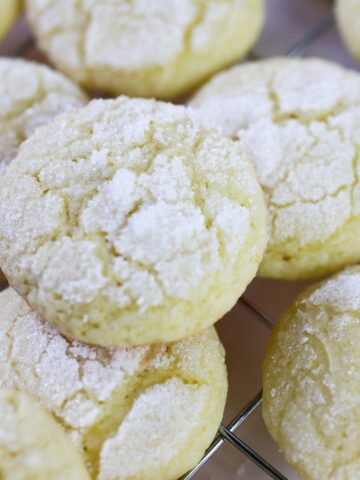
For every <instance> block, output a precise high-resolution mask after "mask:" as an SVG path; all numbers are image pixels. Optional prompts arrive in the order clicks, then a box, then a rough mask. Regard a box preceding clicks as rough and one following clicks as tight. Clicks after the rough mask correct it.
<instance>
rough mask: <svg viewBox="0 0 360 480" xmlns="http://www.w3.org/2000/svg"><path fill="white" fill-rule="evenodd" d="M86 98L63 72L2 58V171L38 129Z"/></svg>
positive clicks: (0, 97) (79, 104)
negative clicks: (23, 143)
mask: <svg viewBox="0 0 360 480" xmlns="http://www.w3.org/2000/svg"><path fill="white" fill-rule="evenodd" d="M86 101H87V99H86V96H85V94H84V93H82V92H81V90H80V89H79V88H78V87H77V86H75V84H73V83H72V82H71V81H70V80H68V79H66V78H65V77H64V76H63V75H61V74H60V73H57V72H54V71H52V70H51V69H50V68H48V67H45V66H43V65H39V64H36V63H33V62H29V61H25V60H19V59H16V60H14V59H10V58H0V173H3V172H4V171H5V169H6V167H7V166H8V164H9V163H10V161H11V160H12V159H13V158H15V157H16V154H17V152H18V149H19V146H20V144H21V143H22V142H23V141H24V140H25V139H26V138H28V137H29V136H30V135H31V134H32V133H33V132H34V131H35V129H36V128H38V127H39V126H41V125H45V124H46V123H48V122H49V121H50V120H52V119H53V118H54V117H55V116H56V115H58V114H60V113H63V112H66V111H69V110H71V109H73V108H76V107H80V106H83V105H84V104H85V103H86Z"/></svg>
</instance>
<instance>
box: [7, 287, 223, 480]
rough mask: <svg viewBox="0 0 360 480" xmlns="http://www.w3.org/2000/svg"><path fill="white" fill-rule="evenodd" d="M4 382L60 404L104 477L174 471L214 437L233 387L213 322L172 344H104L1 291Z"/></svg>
mask: <svg viewBox="0 0 360 480" xmlns="http://www.w3.org/2000/svg"><path fill="white" fill-rule="evenodd" d="M0 359H1V361H0V384H3V385H5V386H12V387H16V388H20V389H22V390H25V391H27V392H28V393H29V394H31V395H33V396H34V397H36V398H38V399H39V400H40V401H41V402H42V404H43V405H44V406H45V407H46V408H47V409H48V410H49V411H50V412H52V413H53V414H54V415H55V416H56V418H57V419H58V421H59V422H60V423H61V424H62V425H63V427H64V428H65V429H66V430H67V431H68V433H69V435H70V437H71V438H72V439H73V441H74V442H75V444H76V445H77V446H78V448H79V449H80V451H82V452H83V456H84V459H85V461H86V464H87V466H88V468H89V471H90V472H91V474H92V478H96V479H98V480H126V479H131V480H140V479H141V480H150V479H151V480H153V479H161V480H170V479H176V478H178V477H179V476H180V475H181V474H183V473H185V472H186V471H187V470H189V469H190V468H191V467H193V466H194V465H195V464H196V463H197V461H198V460H199V459H200V457H201V455H202V454H203V453H204V450H205V448H206V447H207V446H208V445H209V443H210V442H211V440H212V438H213V437H214V435H215V433H216V430H217V427H218V426H219V424H220V421H221V417H222V414H223V410H224V403H225V397H226V391H227V380H226V370H225V364H224V351H223V347H222V345H221V343H220V341H219V339H218V337H217V335H216V332H215V330H214V328H212V327H211V328H209V329H207V330H205V331H204V332H202V333H201V334H200V335H197V336H195V337H192V338H190V339H188V340H184V341H181V342H177V343H174V344H169V345H159V346H153V347H149V346H145V347H132V348H117V349H115V348H103V347H95V346H90V345H86V344H80V343H77V342H76V341H72V340H69V339H67V338H66V337H63V336H61V335H60V333H58V331H57V330H55V329H54V328H53V327H51V326H50V325H49V324H47V323H45V322H42V321H41V320H40V318H39V317H38V315H37V314H36V313H35V312H34V311H31V310H30V308H29V307H28V306H27V304H26V303H25V302H24V301H23V300H22V299H21V298H20V297H19V296H18V295H17V294H16V293H15V291H14V290H12V289H10V288H9V289H7V290H5V291H4V292H2V293H0Z"/></svg>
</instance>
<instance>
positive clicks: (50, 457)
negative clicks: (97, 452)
mask: <svg viewBox="0 0 360 480" xmlns="http://www.w3.org/2000/svg"><path fill="white" fill-rule="evenodd" d="M0 471H1V475H2V476H3V478H6V479H7V480H29V479H35V478H36V479H37V480H49V479H51V480H65V479H69V480H89V479H90V477H89V475H88V473H87V472H86V469H85V466H84V463H83V461H82V459H81V457H80V455H79V453H78V452H77V450H76V448H75V447H74V446H73V445H72V444H71V442H70V440H69V439H68V438H67V437H66V434H65V432H64V431H63V430H62V428H61V426H60V425H58V424H57V422H56V421H55V419H54V418H52V416H51V415H50V414H49V413H48V412H46V411H45V410H44V409H43V408H42V407H41V406H40V405H39V404H38V403H37V401H35V399H33V398H31V397H29V396H28V395H26V394H25V393H24V392H20V391H17V390H12V389H8V388H0Z"/></svg>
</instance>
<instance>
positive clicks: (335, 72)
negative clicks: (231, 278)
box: [191, 58, 360, 279]
mask: <svg viewBox="0 0 360 480" xmlns="http://www.w3.org/2000/svg"><path fill="white" fill-rule="evenodd" d="M191 105H192V106H193V107H194V108H196V109H197V111H198V113H199V114H200V116H201V118H202V120H203V122H204V123H205V124H207V125H208V124H211V125H213V126H217V127H218V128H220V129H221V130H222V132H223V133H225V134H226V135H227V136H229V137H231V138H233V139H236V140H238V141H239V143H240V146H241V148H243V149H244V151H245V152H246V153H247V154H248V155H249V157H250V158H251V159H252V161H253V163H254V165H255V167H256V170H257V173H258V176H259V180H260V184H261V186H262V187H263V190H264V193H265V197H266V201H267V205H268V211H269V216H268V224H269V232H270V240H269V244H268V247H267V250H266V252H265V255H264V259H263V261H262V263H261V265H260V269H259V274H260V275H261V276H264V277H274V278H284V279H297V278H311V277H316V276H320V275H323V274H326V273H329V272H332V271H336V270H338V269H340V268H342V267H344V266H345V265H348V264H351V263H356V262H358V261H359V260H360V249H359V236H360V182H359V175H360V163H359V156H358V150H359V146H360V140H359V135H358V131H359V128H360V76H359V74H357V73H355V72H351V71H349V70H345V69H344V68H342V67H340V66H338V65H335V64H333V63H330V62H326V61H324V60H319V59H301V60H294V59H285V58H279V59H271V60H265V61H260V62H256V63H248V64H245V65H241V66H238V67H235V68H233V69H231V70H229V71H227V72H224V73H222V74H220V75H218V76H217V77H215V78H214V79H213V80H212V81H210V82H209V84H208V85H206V86H205V87H204V88H203V89H202V90H200V92H199V93H198V94H197V95H196V96H195V98H194V99H193V100H192V102H191Z"/></svg>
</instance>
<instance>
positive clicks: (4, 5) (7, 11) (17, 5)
mask: <svg viewBox="0 0 360 480" xmlns="http://www.w3.org/2000/svg"><path fill="white" fill-rule="evenodd" d="M21 10H22V0H0V40H1V39H2V38H3V37H4V36H5V35H6V34H7V33H8V32H9V30H10V29H11V27H12V26H13V25H14V23H15V21H16V19H17V18H18V16H19V15H20V13H21ZM0 78H1V77H0Z"/></svg>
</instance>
